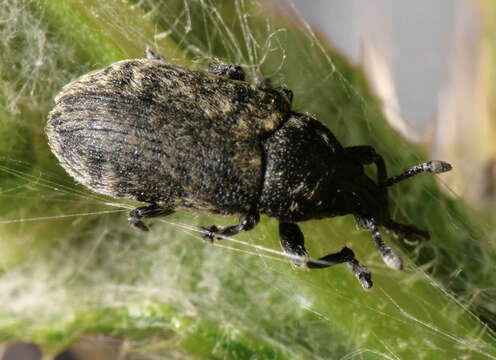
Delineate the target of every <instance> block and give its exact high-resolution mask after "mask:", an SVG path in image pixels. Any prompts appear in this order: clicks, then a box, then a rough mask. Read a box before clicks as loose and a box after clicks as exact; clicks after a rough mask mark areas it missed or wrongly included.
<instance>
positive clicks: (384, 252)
mask: <svg viewBox="0 0 496 360" xmlns="http://www.w3.org/2000/svg"><path fill="white" fill-rule="evenodd" d="M146 54H147V57H146V58H144V59H134V60H124V61H119V62H117V63H114V64H112V65H110V66H108V67H106V68H104V69H101V70H97V71H93V72H90V73H88V74H86V75H83V76H81V77H80V78H78V79H76V80H74V81H73V82H71V83H69V84H68V85H66V86H65V87H64V88H63V89H62V91H61V92H60V93H59V94H58V95H57V96H56V98H55V103H56V104H55V107H54V108H53V110H52V111H51V112H50V114H49V117H48V122H47V125H46V133H47V136H48V140H49V144H50V147H51V150H52V152H53V153H54V154H55V156H56V157H57V158H58V160H59V162H60V164H61V165H62V167H63V168H65V169H66V171H67V172H68V173H69V174H70V175H71V176H72V177H74V179H75V180H76V181H78V182H79V183H81V184H83V185H85V186H87V187H88V188H90V189H91V190H93V191H96V192H98V193H101V194H105V195H109V196H112V197H116V198H123V199H131V200H135V201H138V202H143V203H146V204H147V205H146V206H141V207H138V208H136V209H134V210H132V211H131V212H130V213H129V221H130V223H131V224H132V225H134V226H136V227H137V228H139V229H141V230H145V231H146V230H148V226H147V225H146V224H145V222H144V220H145V219H149V218H153V217H159V216H166V215H169V214H171V213H172V212H174V211H175V209H178V208H182V209H189V210H196V211H201V212H206V213H209V214H218V215H238V216H239V222H238V223H237V224H235V225H232V226H216V225H211V226H205V227H201V228H200V232H201V234H202V237H203V238H204V239H205V240H207V241H210V242H212V241H214V240H215V239H220V238H222V237H225V236H233V235H236V234H238V233H239V232H241V231H247V230H251V229H253V228H254V227H255V226H256V225H257V223H258V221H259V219H260V214H264V215H267V216H270V217H273V218H276V219H277V220H278V221H279V237H280V243H281V246H282V249H283V251H284V252H285V253H286V254H287V255H288V257H289V258H290V261H291V262H292V263H293V264H294V265H295V266H298V267H306V268H311V269H316V268H326V267H329V266H333V265H336V264H340V263H346V264H347V266H348V268H349V269H350V270H351V271H352V272H353V273H354V274H355V276H356V277H357V278H358V279H359V281H360V282H361V285H362V286H363V288H365V289H368V288H370V287H371V286H372V280H371V274H370V271H369V270H368V269H367V267H365V266H363V265H360V264H359V262H358V261H357V260H356V258H355V255H354V253H353V251H352V250H351V249H349V248H348V247H344V248H343V249H342V250H341V251H339V252H336V253H331V254H329V255H326V256H323V257H321V258H319V259H313V258H310V256H309V254H308V252H307V250H306V249H305V246H304V237H303V234H302V232H301V230H300V228H299V227H298V225H297V223H298V222H302V221H306V220H310V219H323V218H330V217H335V216H343V215H348V214H352V215H353V216H354V217H355V219H356V221H357V223H358V225H359V226H360V227H363V228H365V229H367V230H369V231H370V232H371V233H372V237H373V239H374V241H375V243H376V245H377V248H378V250H379V252H380V254H381V256H382V258H383V260H384V262H385V264H386V265H387V266H389V267H391V268H393V269H397V270H400V269H402V261H401V259H400V257H399V256H398V255H396V254H395V252H394V251H393V250H392V249H391V248H390V247H389V246H387V245H386V244H385V243H384V241H383V240H382V238H381V234H380V233H379V230H378V227H379V226H382V227H384V228H386V229H389V230H391V231H392V232H393V233H395V234H396V235H399V236H400V237H402V238H405V239H410V240H412V239H416V238H419V237H423V238H428V237H429V234H428V232H426V231H423V230H420V229H418V228H417V227H416V226H414V225H404V224H400V223H398V222H396V221H394V220H392V219H391V216H390V213H389V208H388V194H387V190H388V187H389V186H391V185H393V184H395V183H397V182H399V181H402V180H405V179H407V178H409V177H411V176H413V175H416V174H419V173H421V172H431V173H441V172H445V171H448V170H450V169H451V166H450V165H449V164H448V163H446V162H443V161H438V160H434V161H428V162H425V163H422V164H419V165H416V166H414V167H412V168H410V169H409V170H407V171H406V172H404V173H402V174H400V175H398V176H393V177H389V178H388V176H387V172H386V165H385V162H384V160H383V158H382V156H381V155H379V154H377V153H376V151H375V150H374V148H373V147H372V146H351V147H343V146H342V145H341V144H340V142H339V141H338V140H337V139H336V137H335V136H334V135H333V134H332V132H331V131H330V130H329V129H328V128H327V127H325V126H324V125H323V124H321V123H320V122H319V121H317V120H316V119H314V118H313V117H312V116H310V115H307V114H303V113H298V112H295V111H293V110H291V102H292V97H293V94H292V92H291V91H290V90H289V89H287V88H285V87H278V88H272V87H270V86H268V85H267V84H268V82H261V83H260V84H258V85H257V84H252V83H249V82H247V81H245V73H244V71H243V69H242V68H241V67H240V66H234V65H229V64H222V65H218V66H216V67H214V68H213V69H211V70H210V71H197V70H192V69H189V68H186V67H182V66H179V65H174V64H171V63H168V62H167V61H166V60H164V58H162V57H161V56H159V55H156V54H154V53H153V52H152V51H151V50H149V49H147V52H146ZM368 164H374V165H375V167H376V169H377V178H376V179H375V180H374V179H372V178H370V177H369V176H367V175H366V173H365V170H364V166H365V165H368Z"/></svg>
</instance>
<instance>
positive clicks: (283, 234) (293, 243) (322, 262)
mask: <svg viewBox="0 0 496 360" xmlns="http://www.w3.org/2000/svg"><path fill="white" fill-rule="evenodd" d="M279 240H280V242H281V246H282V248H283V250H284V252H285V253H286V254H288V255H289V256H290V260H291V262H292V263H293V265H295V266H297V267H307V268H309V269H323V268H326V267H330V266H334V265H337V264H342V263H346V265H347V267H348V269H349V270H350V271H351V272H353V274H355V276H356V277H357V279H358V280H359V281H360V283H361V284H362V287H363V288H364V289H370V288H371V287H372V280H371V275H370V271H369V269H367V267H365V266H362V265H360V263H359V262H358V261H357V260H356V259H355V254H354V253H353V251H352V250H351V249H349V248H347V247H344V248H343V249H341V251H339V252H337V253H333V254H329V255H326V256H323V257H321V258H319V259H310V257H309V255H308V252H307V250H306V249H305V245H304V243H305V240H304V236H303V233H302V232H301V230H300V227H299V226H298V225H296V224H294V223H285V222H280V223H279Z"/></svg>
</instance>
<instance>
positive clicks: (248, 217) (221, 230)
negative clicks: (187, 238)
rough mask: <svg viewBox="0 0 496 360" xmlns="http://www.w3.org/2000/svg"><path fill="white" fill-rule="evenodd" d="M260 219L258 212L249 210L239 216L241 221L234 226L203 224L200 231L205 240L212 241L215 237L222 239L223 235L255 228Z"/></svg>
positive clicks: (231, 234)
mask: <svg viewBox="0 0 496 360" xmlns="http://www.w3.org/2000/svg"><path fill="white" fill-rule="evenodd" d="M259 220H260V215H259V213H258V212H249V213H247V214H245V215H242V216H241V217H240V218H239V223H238V224H237V225H233V226H225V227H224V226H216V225H211V226H202V227H201V228H200V233H201V236H202V238H203V239H205V241H208V242H210V243H212V242H213V241H214V240H215V239H219V240H220V239H222V237H223V236H233V235H236V234H238V233H240V232H241V231H248V230H251V229H253V228H254V227H255V226H256V225H257V224H258V221H259Z"/></svg>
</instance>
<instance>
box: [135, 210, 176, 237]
mask: <svg viewBox="0 0 496 360" xmlns="http://www.w3.org/2000/svg"><path fill="white" fill-rule="evenodd" d="M173 212H174V210H173V209H172V208H168V207H162V206H159V205H157V204H150V205H148V206H141V207H138V208H136V209H133V210H131V211H130V212H129V218H128V221H129V223H130V224H131V225H133V226H134V227H135V228H137V229H140V230H142V231H148V230H149V227H150V225H146V224H145V223H144V222H143V221H142V219H150V218H154V217H160V216H167V215H170V214H172V213H173Z"/></svg>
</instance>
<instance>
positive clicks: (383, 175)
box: [344, 145, 387, 184]
mask: <svg viewBox="0 0 496 360" xmlns="http://www.w3.org/2000/svg"><path fill="white" fill-rule="evenodd" d="M344 151H345V153H346V155H347V156H348V157H349V158H352V159H353V160H355V161H357V162H359V163H360V164H362V165H369V164H372V163H374V164H375V166H376V167H377V181H378V183H379V184H382V183H383V182H384V181H386V179H387V171H386V164H385V163H384V159H383V158H382V156H381V155H379V154H378V153H376V152H375V149H374V148H373V147H372V146H369V145H360V146H350V147H346V148H344Z"/></svg>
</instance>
